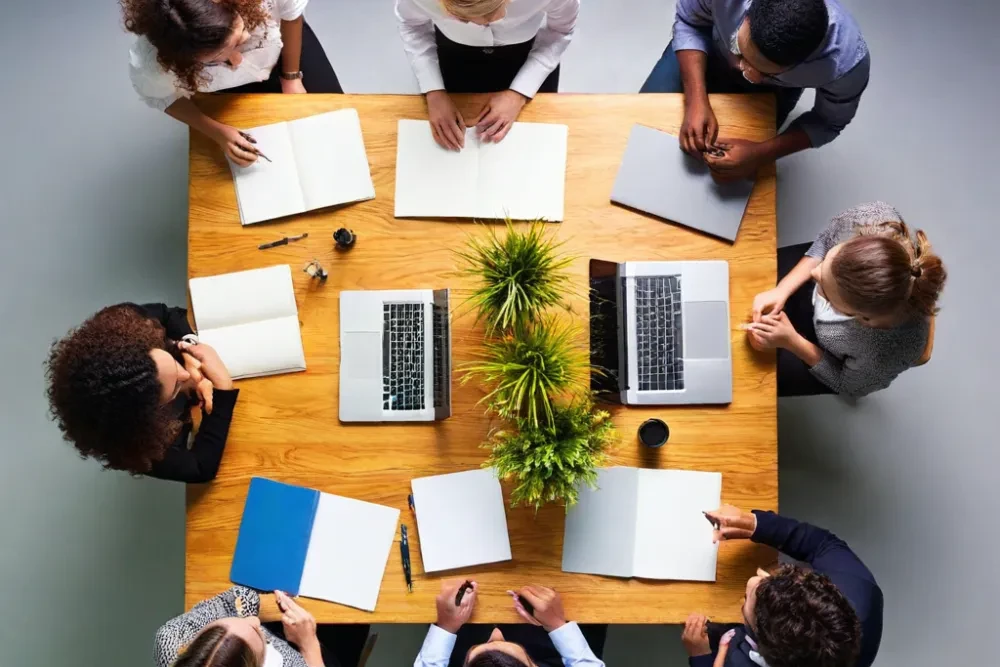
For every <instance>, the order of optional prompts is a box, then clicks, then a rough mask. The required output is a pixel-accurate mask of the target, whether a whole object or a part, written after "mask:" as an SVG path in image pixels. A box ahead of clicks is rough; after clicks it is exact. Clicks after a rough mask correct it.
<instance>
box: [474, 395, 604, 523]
mask: <svg viewBox="0 0 1000 667" xmlns="http://www.w3.org/2000/svg"><path fill="white" fill-rule="evenodd" d="M552 416H553V422H552V426H551V427H541V428H539V427H536V426H533V425H532V424H530V423H528V422H527V421H525V420H518V421H517V423H516V424H515V425H514V428H504V429H499V430H496V431H494V432H493V433H491V434H490V437H489V440H488V441H487V442H486V443H485V444H484V447H488V448H490V449H491V450H492V453H491V454H490V457H489V459H487V461H486V463H484V464H483V467H492V468H494V469H495V470H496V472H497V476H498V477H499V478H500V479H502V480H506V481H511V482H513V483H514V484H515V486H514V490H513V491H512V492H511V498H510V500H511V506H512V507H517V506H518V505H528V506H532V507H534V508H535V511H536V512H537V511H538V509H539V508H540V507H541V506H542V505H544V504H546V503H560V504H563V505H565V506H566V507H567V508H569V507H570V506H572V505H574V504H575V503H576V502H577V500H579V497H580V485H582V484H586V485H588V486H590V487H591V488H596V486H597V467H598V466H600V465H602V464H603V463H604V462H605V461H606V459H607V449H608V447H609V446H610V445H611V444H612V443H613V442H614V441H615V439H616V438H617V432H616V431H615V427H614V425H613V424H612V423H611V416H610V415H609V414H608V413H607V412H604V411H600V410H597V411H595V410H594V404H593V402H592V400H591V399H590V398H589V397H588V398H586V399H582V400H577V401H574V402H572V403H569V404H568V405H556V406H555V407H554V408H553V411H552Z"/></svg>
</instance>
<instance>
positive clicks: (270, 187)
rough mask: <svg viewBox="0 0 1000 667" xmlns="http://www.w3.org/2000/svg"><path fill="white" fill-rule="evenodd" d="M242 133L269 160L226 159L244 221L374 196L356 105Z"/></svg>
mask: <svg viewBox="0 0 1000 667" xmlns="http://www.w3.org/2000/svg"><path fill="white" fill-rule="evenodd" d="M247 134H249V135H250V136H252V137H253V138H254V139H255V140H256V141H257V143H256V144H255V146H256V148H257V149H258V150H259V151H260V152H261V153H263V154H264V155H266V156H267V157H268V158H270V161H268V160H266V159H264V158H257V161H256V162H254V163H253V164H252V165H250V166H249V167H240V166H237V165H236V164H234V163H233V162H230V163H229V165H230V167H231V168H232V170H233V180H234V181H235V182H236V200H237V203H238V204H239V208H240V220H242V222H243V224H244V225H250V224H253V223H255V222H263V221H265V220H273V219H274V218H280V217H283V216H286V215H294V214H296V213H304V212H305V211H311V210H313V209H317V208H324V207H326V206H335V205H337V204H346V203H348V202H355V201H362V200H365V199H374V198H375V186H374V185H372V176H371V171H370V170H369V168H368V156H367V155H366V154H365V141H364V138H363V137H362V135H361V121H360V120H359V119H358V112H357V111H356V110H354V109H341V110H340V111H331V112H329V113H322V114H319V115H316V116H309V117H308V118H302V119H300V120H293V121H289V122H287V123H275V124H273V125H262V126H261V127H254V128H250V129H249V130H247Z"/></svg>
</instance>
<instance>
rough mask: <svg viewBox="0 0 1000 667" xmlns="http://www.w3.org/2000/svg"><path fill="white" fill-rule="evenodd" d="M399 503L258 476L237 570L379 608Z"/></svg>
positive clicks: (288, 588) (250, 578)
mask: <svg viewBox="0 0 1000 667" xmlns="http://www.w3.org/2000/svg"><path fill="white" fill-rule="evenodd" d="M398 521H399V510H397V509H395V508H392V507H385V506H383V505H376V504H374V503H368V502H364V501H362V500H355V499H353V498H345V497H343V496H335V495H333V494H331V493H320V492H319V491H316V490H313V489H307V488H304V487H301V486H292V485H291V484H282V483H281V482H275V481H272V480H270V479H265V478H263V477H254V478H253V479H251V480H250V489H249V491H248V492H247V501H246V505H245V506H244V508H243V519H242V520H241V522H240V533H239V536H238V537H237V539H236V552H235V553H234V554H233V564H232V568H231V569H230V572H229V578H230V579H231V580H232V581H233V583H235V584H241V585H243V586H250V587H251V588H256V589H258V590H262V591H274V590H279V591H284V592H286V593H288V594H289V595H304V596H306V597H310V598H316V599H319V600H329V601H331V602H338V603H340V604H345V605H348V606H351V607H357V608H358V609H365V610H367V611H375V603H376V601H377V600H378V594H379V590H380V589H381V587H382V577H383V575H384V574H385V565H386V563H387V562H388V560H389V552H390V549H391V547H392V542H393V538H394V537H395V535H396V524H397V522H398Z"/></svg>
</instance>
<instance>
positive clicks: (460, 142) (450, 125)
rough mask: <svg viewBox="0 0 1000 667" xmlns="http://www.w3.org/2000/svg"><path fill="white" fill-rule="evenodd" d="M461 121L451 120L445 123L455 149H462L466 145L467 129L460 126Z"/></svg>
mask: <svg viewBox="0 0 1000 667" xmlns="http://www.w3.org/2000/svg"><path fill="white" fill-rule="evenodd" d="M458 123H459V121H457V120H451V121H449V122H447V123H445V132H446V133H447V134H449V135H450V136H451V143H452V145H453V146H454V147H455V150H456V151H458V150H462V148H463V147H464V146H465V130H463V129H462V128H460V127H459V125H458Z"/></svg>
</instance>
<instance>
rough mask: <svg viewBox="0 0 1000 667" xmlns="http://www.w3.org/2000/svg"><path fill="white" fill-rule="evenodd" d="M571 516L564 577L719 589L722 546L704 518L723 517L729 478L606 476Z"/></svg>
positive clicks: (680, 473)
mask: <svg viewBox="0 0 1000 667" xmlns="http://www.w3.org/2000/svg"><path fill="white" fill-rule="evenodd" d="M597 484H598V490H597V491H594V490H593V489H591V488H589V487H583V488H581V490H580V502H579V503H577V504H576V505H574V506H573V507H572V508H570V510H569V512H568V513H567V516H566V532H565V535H564V538H563V564H562V569H563V572H584V573H587V574H604V575H609V576H612V577H642V578H645V579H680V580H687V581H715V562H716V556H717V555H718V545H717V544H713V543H712V525H711V524H710V523H709V522H708V520H707V519H706V518H705V515H704V514H702V512H706V511H712V510H715V509H718V507H719V505H720V503H721V495H722V475H721V474H720V473H717V472H692V471H688V470H649V469H640V468H605V469H604V470H601V471H600V472H599V477H598V482H597Z"/></svg>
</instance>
